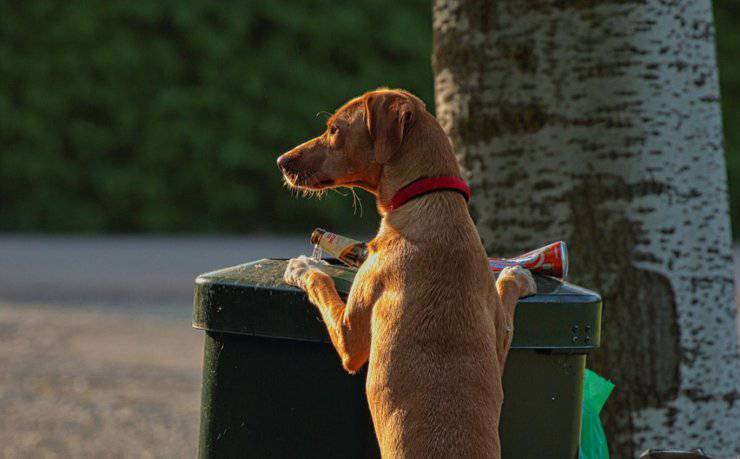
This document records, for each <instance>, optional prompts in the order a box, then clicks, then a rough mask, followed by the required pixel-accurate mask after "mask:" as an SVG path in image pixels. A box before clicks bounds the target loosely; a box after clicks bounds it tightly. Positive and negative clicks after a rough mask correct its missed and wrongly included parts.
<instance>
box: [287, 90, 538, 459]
mask: <svg viewBox="0 0 740 459" xmlns="http://www.w3.org/2000/svg"><path fill="white" fill-rule="evenodd" d="M278 165H279V167H280V169H281V170H282V171H283V174H284V176H285V178H286V180H287V181H288V182H289V184H290V185H292V186H295V187H299V188H304V189H311V190H320V189H325V188H330V187H338V186H345V187H353V186H357V187H361V188H364V189H366V190H368V191H369V192H371V193H373V194H374V195H375V196H376V199H377V206H378V210H379V212H380V215H381V216H382V222H381V225H380V230H379V232H378V234H377V236H376V237H375V238H374V239H373V240H372V241H371V242H370V243H369V245H368V246H369V256H368V259H367V260H366V261H365V262H364V264H363V265H362V266H361V267H360V269H359V270H358V272H357V275H356V277H355V280H354V283H353V284H352V289H351V292H350V294H349V298H348V300H347V304H346V305H345V304H344V302H343V301H342V300H341V299H340V297H339V295H338V294H337V291H336V288H335V286H334V283H333V281H332V279H331V277H329V276H328V275H326V274H325V273H323V272H321V271H320V269H319V268H317V267H316V266H313V265H312V264H311V263H310V261H308V260H307V259H306V258H305V257H304V258H301V259H294V260H291V262H290V263H289V266H288V269H287V270H286V273H285V279H286V281H287V282H288V283H291V284H293V285H298V286H300V287H302V288H304V289H305V290H306V292H307V293H308V297H309V299H310V300H311V302H312V303H313V304H315V305H316V306H317V307H318V308H319V310H320V312H321V316H322V317H323V319H324V322H325V323H326V327H327V329H328V331H329V336H330V337H331V341H332V343H333V344H334V347H336V349H337V352H338V353H339V356H340V357H341V359H342V365H343V366H344V368H346V369H347V371H349V372H350V373H354V372H356V371H357V370H359V369H360V368H361V367H362V366H363V365H364V364H365V362H368V360H369V368H368V373H367V385H366V390H367V398H368V401H369V404H370V410H371V413H372V418H373V423H374V425H375V433H376V435H377V437H378V442H379V444H380V449H381V452H382V455H383V457H386V458H397V457H419V458H431V457H435V458H436V457H439V458H452V457H465V458H491V457H499V456H500V445H499V436H498V424H499V415H500V412H501V404H502V402H503V396H504V395H503V390H502V386H501V376H502V370H503V365H504V361H505V360H506V355H507V353H508V350H509V346H510V344H511V337H512V321H513V315H514V308H515V305H516V303H517V300H518V298H519V297H520V296H524V295H527V294H530V293H533V292H534V289H535V287H534V281H533V279H532V276H531V274H530V273H529V272H528V271H526V270H523V269H509V270H506V271H504V272H502V273H501V274H500V275H499V277H498V280H495V278H494V276H493V274H491V272H490V271H489V269H488V263H487V259H486V253H485V251H484V249H483V247H482V245H481V242H480V237H479V236H478V232H477V231H476V228H475V226H474V224H473V221H472V220H471V218H470V215H469V213H468V209H467V205H466V203H465V200H464V198H463V196H461V195H460V194H459V193H456V192H452V191H444V190H440V191H436V192H432V193H428V194H425V195H423V196H420V197H417V198H415V199H413V200H411V201H409V202H408V203H406V204H405V205H403V206H402V207H400V208H398V209H393V210H392V211H390V207H391V206H390V203H391V201H392V199H393V196H394V195H395V194H396V193H397V192H398V191H399V190H400V189H402V188H403V187H404V186H406V185H408V184H409V183H412V182H414V181H415V180H417V179H419V178H423V177H441V176H451V177H460V170H459V166H458V163H457V160H456V158H455V156H454V154H453V152H452V147H451V145H450V142H449V140H448V139H447V136H446V135H445V133H444V131H443V130H442V128H441V127H440V125H439V124H438V123H437V121H436V119H435V118H434V117H433V116H432V115H431V114H429V113H428V112H427V111H426V109H425V107H424V104H423V102H422V101H421V100H419V99H418V98H416V97H415V96H413V95H411V94H410V93H408V92H405V91H400V90H388V89H381V90H377V91H372V92H368V93H366V94H364V95H363V96H361V97H358V98H355V99H353V100H351V101H350V102H348V103H347V104H345V105H344V106H343V107H341V108H340V109H339V110H338V111H337V112H336V114H335V115H334V116H332V117H331V118H330V119H329V120H328V121H327V130H326V132H324V133H323V134H322V135H321V136H319V137H317V138H315V139H313V140H310V141H308V142H306V143H304V144H302V145H299V146H297V147H296V148H294V149H293V150H291V151H289V152H288V153H285V154H284V155H282V156H281V157H280V158H279V159H278Z"/></svg>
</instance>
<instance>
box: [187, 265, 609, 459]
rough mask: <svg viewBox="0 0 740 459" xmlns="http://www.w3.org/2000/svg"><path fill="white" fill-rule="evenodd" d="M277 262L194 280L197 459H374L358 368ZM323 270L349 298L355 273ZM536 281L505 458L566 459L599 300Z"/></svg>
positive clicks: (506, 425)
mask: <svg viewBox="0 0 740 459" xmlns="http://www.w3.org/2000/svg"><path fill="white" fill-rule="evenodd" d="M285 266H286V262H285V261H284V260H259V261H255V262H252V263H247V264H243V265H239V266H235V267H231V268H226V269H222V270H219V271H214V272H211V273H207V274H203V275H201V276H199V277H198V278H197V279H196V285H195V300H194V307H193V326H194V327H195V328H199V329H203V330H205V331H206V341H205V350H204V357H203V389H202V399H201V425H200V444H199V456H200V457H202V458H222V457H260V458H262V457H281V458H287V457H302V458H309V457H321V458H327V457H344V458H347V457H353V458H354V457H358V458H361V457H366V458H370V457H372V458H375V457H379V450H378V446H377V443H376V440H375V434H374V432H373V426H372V422H371V419H370V412H369V408H368V405H367V400H366V398H365V374H364V372H362V373H360V374H357V375H354V376H352V375H349V374H347V373H346V372H345V371H344V369H343V368H342V366H341V363H340V361H339V358H338V356H337V354H336V351H335V350H334V348H333V346H332V345H331V342H330V341H329V337H328V335H327V332H326V328H325V326H324V324H323V323H322V322H321V318H320V316H319V314H318V311H317V310H316V308H315V307H314V306H313V305H311V304H310V303H309V302H308V300H307V298H306V295H305V293H304V292H302V291H300V290H298V289H296V288H293V287H290V286H288V285H285V284H284V283H283V282H282V276H283V272H284V270H285ZM324 270H325V271H326V272H327V273H328V274H330V275H331V276H332V277H333V278H334V281H335V283H336V286H337V290H338V291H339V292H340V294H341V295H343V296H345V297H346V294H347V293H348V292H349V288H350V286H351V284H352V279H353V277H354V273H355V271H354V270H353V269H349V268H345V267H342V266H327V267H326V268H325V269H324ZM535 278H536V281H537V292H538V293H537V295H534V296H531V297H528V298H524V299H522V300H520V301H519V304H518V306H517V311H516V316H515V323H514V330H515V331H514V340H513V344H512V349H511V352H510V353H509V357H508V359H507V363H506V368H505V371H504V392H505V394H506V399H505V401H504V406H503V412H502V414H501V427H500V429H501V444H502V456H503V457H504V458H518V459H519V458H522V459H526V458H530V457H531V458H536V457H552V458H561V457H562V458H568V459H572V458H575V457H577V453H578V441H579V435H580V424H581V399H582V386H583V372H584V368H585V362H586V354H587V353H588V352H589V351H590V350H592V349H594V348H596V347H598V345H599V339H600V330H601V298H600V297H599V296H598V295H597V294H595V293H593V292H591V291H588V290H585V289H582V288H580V287H577V286H574V285H572V284H568V283H563V282H560V281H558V280H555V279H552V278H548V277H538V276H535ZM543 455H545V456H543Z"/></svg>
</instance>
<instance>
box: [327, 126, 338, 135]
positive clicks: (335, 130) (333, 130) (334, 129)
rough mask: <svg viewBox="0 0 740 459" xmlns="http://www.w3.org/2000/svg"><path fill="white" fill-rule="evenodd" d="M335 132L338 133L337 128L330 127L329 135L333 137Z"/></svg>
mask: <svg viewBox="0 0 740 459" xmlns="http://www.w3.org/2000/svg"><path fill="white" fill-rule="evenodd" d="M337 132H339V128H338V127H336V126H332V127H330V128H329V134H331V135H334V134H336V133H337Z"/></svg>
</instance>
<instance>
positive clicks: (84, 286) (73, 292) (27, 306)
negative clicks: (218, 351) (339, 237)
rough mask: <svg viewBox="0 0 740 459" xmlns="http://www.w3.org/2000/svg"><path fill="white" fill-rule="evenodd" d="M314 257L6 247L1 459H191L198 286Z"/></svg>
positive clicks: (10, 240)
mask: <svg viewBox="0 0 740 459" xmlns="http://www.w3.org/2000/svg"><path fill="white" fill-rule="evenodd" d="M309 250H310V248H309V247H308V245H307V244H306V242H305V240H304V239H303V238H269V237H249V238H220V237H219V238H192V237H187V238H157V237H110V238H56V237H55V238H48V237H25V236H24V237H10V236H2V237H0V343H1V345H0V369H2V371H0V414H2V415H1V416H0V457H2V458H44V457H70V458H77V457H137V458H139V457H142V458H143V457H163V458H172V457H193V456H194V455H195V451H196V447H197V445H196V443H197V430H198V411H199V402H200V393H199V388H200V371H201V355H202V354H201V352H202V333H201V332H199V331H195V330H192V329H191V328H190V314H191V299H192V298H191V295H192V281H193V278H194V277H195V275H196V274H197V273H200V272H205V271H209V270H213V269H217V268H221V267H224V266H230V265H235V264H238V263H241V262H244V261H248V260H255V259H258V258H262V257H267V256H276V257H290V256H295V255H297V254H301V253H306V254H307V253H309ZM738 255H740V250H736V257H735V263H736V266H735V268H736V269H735V271H736V273H737V272H740V256H738Z"/></svg>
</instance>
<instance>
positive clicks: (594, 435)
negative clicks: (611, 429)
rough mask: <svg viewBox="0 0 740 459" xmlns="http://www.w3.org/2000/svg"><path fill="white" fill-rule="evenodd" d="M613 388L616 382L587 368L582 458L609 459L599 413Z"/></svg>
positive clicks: (582, 423) (582, 428)
mask: <svg viewBox="0 0 740 459" xmlns="http://www.w3.org/2000/svg"><path fill="white" fill-rule="evenodd" d="M612 389H614V384H612V383H611V382H610V381H607V380H606V379H604V378H602V377H601V376H599V375H597V374H596V373H594V372H593V371H591V370H588V369H587V370H586V372H585V374H584V377H583V408H582V409H583V415H582V418H581V447H580V451H579V453H580V454H579V455H578V457H579V458H580V459H609V448H608V446H607V444H606V435H604V428H603V427H602V426H601V419H599V413H600V412H601V408H603V406H604V403H606V399H608V398H609V395H610V394H611V392H612Z"/></svg>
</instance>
